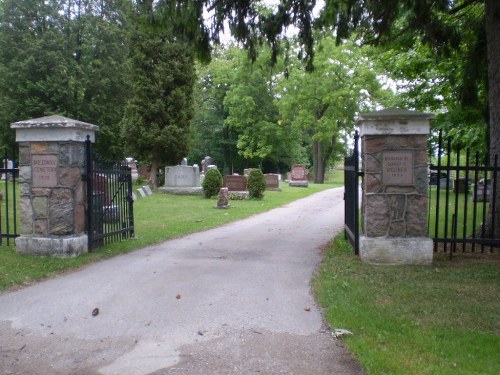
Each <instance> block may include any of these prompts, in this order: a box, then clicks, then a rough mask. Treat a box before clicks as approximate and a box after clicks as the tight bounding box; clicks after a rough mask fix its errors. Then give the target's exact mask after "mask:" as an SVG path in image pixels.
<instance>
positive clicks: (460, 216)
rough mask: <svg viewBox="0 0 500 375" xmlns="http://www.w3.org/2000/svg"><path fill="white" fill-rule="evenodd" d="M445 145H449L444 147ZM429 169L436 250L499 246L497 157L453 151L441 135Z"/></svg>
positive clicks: (431, 223)
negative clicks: (433, 162) (491, 157)
mask: <svg viewBox="0 0 500 375" xmlns="http://www.w3.org/2000/svg"><path fill="white" fill-rule="evenodd" d="M444 143H446V146H445V145H444ZM432 159H433V160H434V161H435V164H431V165H430V167H429V171H430V178H429V235H430V237H432V238H433V240H434V251H436V252H437V251H444V252H448V251H449V252H450V256H451V255H452V254H453V253H456V252H459V251H460V252H485V251H489V252H492V251H494V250H495V248H497V247H498V246H500V238H499V236H498V233H499V232H498V230H496V229H495V228H496V227H498V226H499V219H500V218H498V217H496V211H497V208H498V207H497V205H498V204H499V203H500V202H497V198H496V196H497V190H498V188H499V187H498V186H497V185H498V181H499V175H498V173H499V171H500V168H499V166H498V155H497V156H495V157H494V158H493V163H491V159H490V157H489V156H488V155H486V156H483V157H481V156H480V155H479V154H474V155H472V154H471V153H470V152H469V151H468V150H466V151H465V152H463V151H461V150H460V149H453V147H452V143H451V140H447V141H446V142H445V141H444V140H443V136H442V133H439V141H438V149H437V150H436V151H435V152H431V160H432Z"/></svg>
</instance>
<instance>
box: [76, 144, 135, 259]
mask: <svg viewBox="0 0 500 375" xmlns="http://www.w3.org/2000/svg"><path fill="white" fill-rule="evenodd" d="M85 149H86V178H87V202H88V203H87V213H86V215H87V218H86V219H87V235H88V241H89V246H88V248H89V251H91V250H93V249H95V248H98V247H100V246H103V245H105V244H107V243H111V242H116V241H121V240H124V239H127V238H133V237H134V205H133V198H132V197H133V195H132V171H131V168H130V167H129V166H128V165H127V164H126V163H125V162H123V163H122V162H120V163H111V164H109V163H108V164H101V163H99V162H97V161H96V160H94V158H93V156H92V151H91V142H90V140H89V139H87V141H86V143H85Z"/></svg>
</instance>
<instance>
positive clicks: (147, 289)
mask: <svg viewBox="0 0 500 375" xmlns="http://www.w3.org/2000/svg"><path fill="white" fill-rule="evenodd" d="M342 195H343V188H339V189H330V190H326V191H324V192H320V193H317V194H314V195H312V196H310V197H308V198H305V199H301V200H298V201H295V202H293V203H291V204H288V205H286V206H284V207H281V208H277V209H274V210H272V211H269V212H267V213H264V214H260V215H256V216H254V217H251V218H249V219H245V220H242V221H238V222H234V223H231V224H227V225H224V226H222V227H220V228H217V229H213V230H208V231H205V232H200V233H196V234H192V235H188V236H185V237H182V238H179V239H175V240H171V241H167V242H164V243H161V244H159V245H155V246H150V247H147V248H144V249H142V250H138V251H135V252H133V253H130V254H126V255H122V256H118V257H115V258H113V259H110V260H106V261H101V262H98V263H95V264H92V265H90V266H88V267H86V268H84V269H82V270H79V271H76V272H72V273H69V274H66V275H63V276H60V277H56V278H53V279H50V280H47V281H43V282H40V283H37V284H35V285H32V286H29V287H26V288H23V289H21V290H17V291H13V292H9V293H4V294H3V295H0V374H2V375H3V374H23V375H27V374H42V375H45V374H47V375H57V374H80V375H93V374H101V375H115V374H116V375H143V374H157V375H159V374H307V375H309V374H363V371H362V369H361V368H360V366H359V365H358V364H357V363H356V361H354V360H353V359H352V357H351V356H350V355H349V354H348V353H347V352H346V351H345V349H344V347H343V345H342V342H341V341H339V340H337V339H335V338H333V337H332V335H331V333H330V330H329V328H328V327H327V326H326V325H325V323H324V321H323V318H322V313H321V310H320V309H319V308H318V306H317V305H316V303H315V301H314V298H313V296H312V294H311V290H310V280H311V277H312V276H313V274H314V271H315V269H316V267H317V265H318V263H319V261H320V260H321V253H322V248H323V247H324V246H325V245H326V244H327V243H328V241H329V240H330V239H331V238H332V237H333V236H334V235H335V234H336V233H338V232H339V231H340V230H341V229H342V226H343V200H342ZM339 328H346V327H339Z"/></svg>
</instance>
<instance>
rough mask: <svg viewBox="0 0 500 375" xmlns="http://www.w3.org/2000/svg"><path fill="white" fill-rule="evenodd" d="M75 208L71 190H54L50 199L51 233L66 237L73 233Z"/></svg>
mask: <svg viewBox="0 0 500 375" xmlns="http://www.w3.org/2000/svg"><path fill="white" fill-rule="evenodd" d="M73 222H74V208H73V194H72V192H71V190H70V189H54V190H52V194H51V195H50V198H49V233H50V234H53V235H66V234H72V233H73Z"/></svg>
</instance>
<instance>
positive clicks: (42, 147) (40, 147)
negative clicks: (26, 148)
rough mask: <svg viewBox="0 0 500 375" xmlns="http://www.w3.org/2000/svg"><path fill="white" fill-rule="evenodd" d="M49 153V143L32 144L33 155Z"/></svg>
mask: <svg viewBox="0 0 500 375" xmlns="http://www.w3.org/2000/svg"><path fill="white" fill-rule="evenodd" d="M47 151H48V145H47V142H31V153H32V154H39V153H45V152H47Z"/></svg>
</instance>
